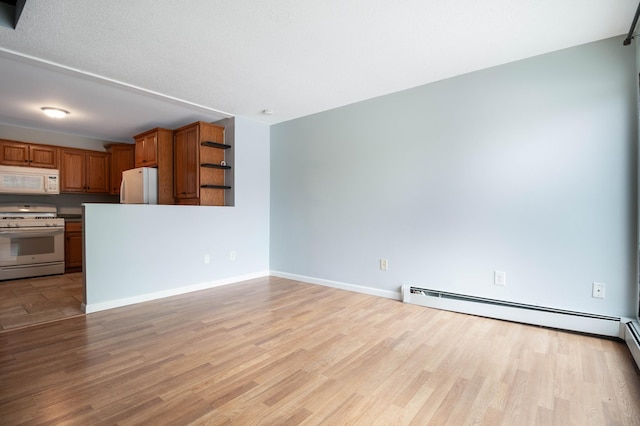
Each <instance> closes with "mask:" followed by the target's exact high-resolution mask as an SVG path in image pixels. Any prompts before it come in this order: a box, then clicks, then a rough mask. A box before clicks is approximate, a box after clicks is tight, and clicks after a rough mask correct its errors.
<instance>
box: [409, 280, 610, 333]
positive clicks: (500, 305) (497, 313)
mask: <svg viewBox="0 0 640 426" xmlns="http://www.w3.org/2000/svg"><path fill="white" fill-rule="evenodd" d="M402 301H403V302H405V303H412V304H415V305H421V306H427V307H431V308H436V309H442V310H447V311H453V312H460V313H465V314H472V315H478V316H482V317H487V318H495V319H501V320H507V321H513V322H519V323H524V324H532V325H540V326H544V327H551V328H558V329H562V330H570V331H577V332H581V333H589V334H597V335H601V336H609V337H622V336H621V335H620V334H621V333H620V330H621V327H620V318H619V317H611V316H606V315H597V314H590V313H585V312H575V311H568V310H562V309H553V308H547V307H542V306H535V305H527V304H523V303H515V302H507V301H503V300H496V299H488V298H483V297H475V296H468V295H464V294H457V293H450V292H444V291H440V290H433V289H427V288H421V287H414V286H410V285H403V286H402Z"/></svg>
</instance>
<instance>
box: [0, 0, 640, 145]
mask: <svg viewBox="0 0 640 426" xmlns="http://www.w3.org/2000/svg"><path fill="white" fill-rule="evenodd" d="M637 4H638V2H637V0H562V1H558V0H520V1H513V0H484V1H478V0H400V1H396V2H390V1H380V0H340V1H336V0H323V1H319V0H316V1H313V0H304V1H300V0H278V1H276V2H274V1H271V2H270V1H256V0H191V1H175V0H137V1H131V0H129V1H125V0H111V1H103V2H95V1H86V0H46V1H45V0H28V1H27V3H26V6H25V8H24V10H23V12H22V16H21V18H20V22H19V24H18V26H17V28H16V29H15V30H12V29H8V28H0V52H2V54H0V73H1V77H0V90H2V94H3V95H2V96H1V97H0V122H2V123H5V124H15V125H20V126H27V127H39V128H48V127H49V129H51V128H50V127H51V126H52V125H51V124H47V123H46V122H43V119H42V118H40V116H37V117H36V116H35V115H33V114H34V113H33V111H35V110H30V111H31V113H27V112H26V111H27V110H28V109H29V108H36V107H38V108H37V109H39V107H40V106H44V105H41V103H42V102H44V101H45V100H46V101H47V102H49V103H50V104H56V105H55V106H60V107H62V108H65V109H69V110H71V111H72V115H71V116H70V117H74V116H75V118H74V120H69V121H68V123H71V124H64V125H63V124H60V123H59V124H55V126H58V127H54V128H53V130H59V131H64V132H68V133H75V134H82V135H85V136H93V137H98V138H103V139H112V140H131V136H132V135H133V134H135V133H131V132H135V131H137V130H144V129H145V128H146V127H148V126H149V125H160V126H164V127H171V126H175V125H176V123H177V125H182V124H186V123H188V122H189V121H188V120H191V119H192V118H196V119H203V120H207V121H214V120H215V119H218V118H222V117H225V116H229V115H244V116H248V117H251V118H253V119H256V120H259V121H262V122H265V123H269V124H272V123H277V122H281V121H286V120H289V119H292V118H296V117H301V116H305V115H308V114H313V113H316V112H320V111H324V110H327V109H331V108H335V107H338V106H342V105H346V104H350V103H353V102H357V101H361V100H364V99H369V98H372V97H376V96H380V95H384V94H388V93H392V92H396V91H399V90H404V89H408V88H411V87H416V86H420V85H423V84H426V83H430V82H433V81H437V80H440V79H444V78H448V77H452V76H455V75H459V74H463V73H467V72H471V71H475V70H479V69H483V68H487V67H491V66H495V65H499V64H504V63H508V62H512V61H515V60H519V59H523V58H527V57H531V56H535V55H539V54H543V53H547V52H551V51H555V50H560V49H564V48H567V47H572V46H576V45H580V44H585V43H589V42H592V41H596V40H601V39H604V38H609V37H613V36H618V35H621V34H625V33H626V32H627V31H628V29H629V26H630V24H631V20H632V18H633V14H634V12H635V9H636V7H637ZM58 66H63V67H64V68H59V67H58ZM119 83H122V84H123V85H120V84H119ZM141 89H142V90H141ZM45 93H46V95H47V96H44V94H45ZM9 95H10V96H9ZM180 101H186V102H188V104H185V103H182V102H180ZM20 108H23V110H24V111H22V110H21V109H20ZM264 109H270V110H272V111H273V114H272V115H264V114H262V113H261V112H262V111H263V110H264ZM38 113H39V111H38ZM92 119H93V120H94V121H92ZM145 126H146V127H145ZM110 129H111V130H110Z"/></svg>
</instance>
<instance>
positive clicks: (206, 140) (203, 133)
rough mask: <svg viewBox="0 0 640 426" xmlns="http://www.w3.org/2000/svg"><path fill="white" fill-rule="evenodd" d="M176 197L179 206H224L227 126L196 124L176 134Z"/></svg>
mask: <svg viewBox="0 0 640 426" xmlns="http://www.w3.org/2000/svg"><path fill="white" fill-rule="evenodd" d="M173 144H174V145H173V152H174V186H173V187H174V194H173V195H174V197H175V203H176V204H185V205H201V206H224V205H225V190H228V189H231V187H230V186H227V185H225V170H228V169H230V168H231V166H229V165H227V164H226V163H225V150H226V149H229V148H231V146H229V145H225V144H224V127H222V126H218V125H215V124H211V123H205V122H201V121H199V122H196V123H193V124H190V125H188V126H184V127H181V128H179V129H176V130H175V131H174V137H173Z"/></svg>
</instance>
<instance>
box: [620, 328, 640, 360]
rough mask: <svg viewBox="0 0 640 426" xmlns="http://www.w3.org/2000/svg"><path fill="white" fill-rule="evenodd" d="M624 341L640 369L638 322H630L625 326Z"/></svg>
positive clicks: (639, 329) (639, 332) (639, 330)
mask: <svg viewBox="0 0 640 426" xmlns="http://www.w3.org/2000/svg"><path fill="white" fill-rule="evenodd" d="M623 338H624V341H625V343H626V344H627V346H628V347H629V352H631V356H632V357H633V359H634V361H635V362H636V365H637V366H638V368H640V327H639V326H638V323H637V322H633V321H628V322H626V323H625V324H624V337H623Z"/></svg>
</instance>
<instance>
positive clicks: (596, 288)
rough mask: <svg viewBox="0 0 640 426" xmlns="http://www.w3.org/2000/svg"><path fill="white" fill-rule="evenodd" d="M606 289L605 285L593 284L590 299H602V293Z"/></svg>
mask: <svg viewBox="0 0 640 426" xmlns="http://www.w3.org/2000/svg"><path fill="white" fill-rule="evenodd" d="M606 289H607V285H606V284H605V283H593V287H592V290H591V297H595V298H597V299H604V293H605V290H606Z"/></svg>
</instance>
